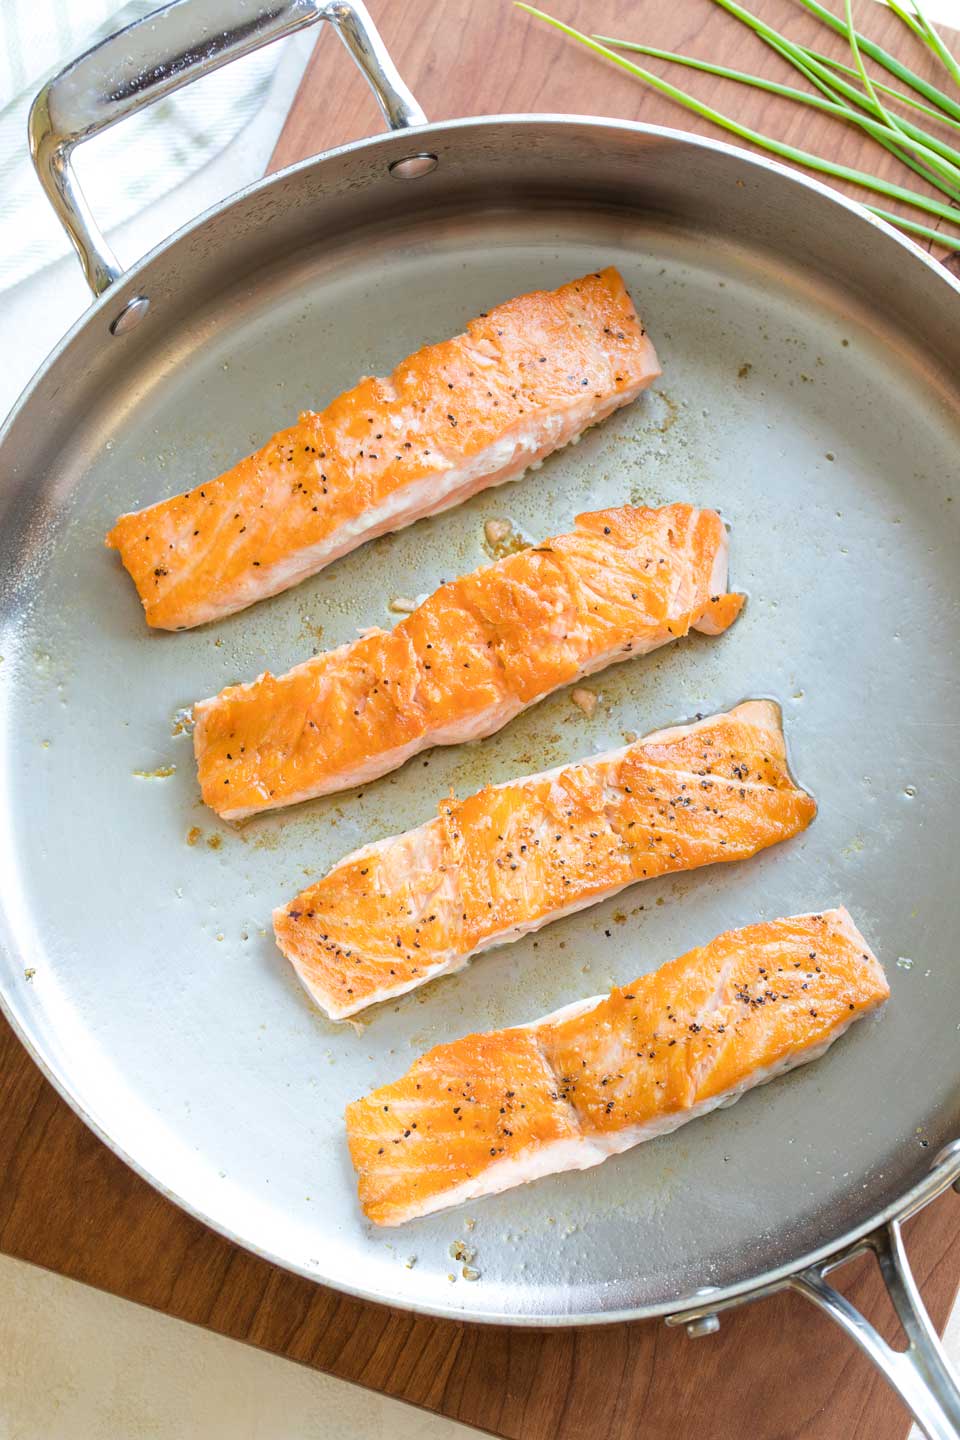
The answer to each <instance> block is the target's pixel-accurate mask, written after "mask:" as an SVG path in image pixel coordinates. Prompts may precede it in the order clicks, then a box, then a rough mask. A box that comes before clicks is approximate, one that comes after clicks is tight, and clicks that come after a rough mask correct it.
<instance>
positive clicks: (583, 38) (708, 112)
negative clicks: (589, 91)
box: [515, 0, 960, 222]
mask: <svg viewBox="0 0 960 1440" xmlns="http://www.w3.org/2000/svg"><path fill="white" fill-rule="evenodd" d="M802 3H803V4H811V3H813V0H802ZM515 4H516V5H517V7H518V9H520V10H525V11H526V12H527V13H528V14H529V15H533V16H535V17H536V18H537V19H539V20H543V21H544V22H545V23H546V24H548V25H551V26H552V27H553V28H554V29H555V30H559V31H560V33H561V34H563V35H568V36H569V37H570V38H571V39H573V40H576V41H577V42H578V44H581V45H583V46H585V47H586V49H588V50H592V51H593V52H594V54H596V55H601V56H603V58H604V59H606V60H610V61H611V62H612V63H613V64H614V65H617V66H619V68H620V69H622V70H626V71H627V72H628V73H629V74H631V75H635V76H636V77H637V78H638V79H640V80H644V81H645V82H646V83H647V84H648V85H650V86H652V87H653V89H654V90H658V91H659V92H660V94H661V95H666V96H667V97H668V98H669V99H671V100H675V101H676V102H677V103H678V104H679V105H683V106H685V107H686V108H687V109H688V110H692V111H693V112H694V114H697V115H700V116H702V117H703V118H704V119H705V120H710V121H712V122H713V123H714V124H715V125H719V126H720V127H721V128H722V129H724V130H727V131H729V132H730V133H731V134H734V135H737V136H739V137H740V139H742V140H748V141H750V142H751V144H754V145H756V146H758V147H759V148H760V149H761V150H767V151H769V152H770V153H771V154H773V155H778V156H780V157H781V158H782V159H784V160H791V161H792V162H793V163H794V164H795V165H805V166H807V167H808V168H809V169H811V170H817V171H819V172H820V173H821V174H825V175H831V176H832V177H833V178H834V179H837V180H846V181H848V182H849V183H851V184H853V185H859V186H861V187H863V188H864V189H867V190H873V191H875V193H876V194H878V195H885V196H887V198H888V199H891V200H899V201H901V202H903V203H904V204H906V205H912V206H913V207H914V208H915V209H918V210H925V211H926V212H927V214H929V215H936V216H939V217H940V218H941V219H943V220H951V221H954V222H958V221H960V211H958V210H956V209H954V208H952V207H951V206H949V205H944V204H942V203H941V202H940V201H939V200H934V199H931V198H929V197H927V196H925V195H920V194H919V193H918V192H917V191H915V190H908V189H906V188H905V187H904V186H902V185H896V184H894V183H893V182H892V181H889V180H882V179H880V178H879V177H878V176H875V175H868V174H866V173H865V172H864V171H863V170H854V169H851V168H850V167H849V166H847V165H841V164H838V163H837V162H835V161H833V160H825V159H824V158H823V157H822V156H820V155H813V154H811V153H810V152H809V151H806V150H800V149H798V148H797V147H796V146H795V145H788V144H786V143H785V142H783V141H780V140H773V139H771V138H770V137H769V136H767V135H762V134H760V132H759V131H757V130H753V129H751V128H750V127H749V126H747V125H742V124H740V122H739V121H737V120H734V119H732V118H731V117H730V116H729V115H724V114H723V113H722V112H721V111H719V110H715V109H714V108H713V106H711V105H706V104H704V103H703V102H702V101H700V100H697V99H696V97H695V96H693V95H690V94H688V93H687V92H686V91H684V90H680V89H678V88H677V86H676V85H671V83H670V82H669V81H668V80H664V79H662V78H661V77H660V76H659V75H655V74H654V73H653V72H652V71H651V70H646V69H644V68H643V67H642V66H640V65H635V64H634V63H633V62H632V61H630V60H627V59H625V58H624V57H623V56H622V55H618V54H617V53H616V51H615V50H611V49H609V48H608V47H607V46H606V45H601V44H600V43H599V42H598V41H596V40H591V38H590V36H589V35H584V34H583V33H582V31H580V30H575V29H574V28H573V27H572V26H571V25H565V24H564V23H563V21H562V20H557V19H555V18H554V16H552V15H547V14H546V13H545V12H544V11H543V10H538V9H536V8H535V7H534V6H532V5H528V4H525V3H523V0H515ZM828 13H829V12H828Z"/></svg>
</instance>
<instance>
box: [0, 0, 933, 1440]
mask: <svg viewBox="0 0 960 1440" xmlns="http://www.w3.org/2000/svg"><path fill="white" fill-rule="evenodd" d="M754 3H755V8H756V9H757V10H758V11H759V12H760V13H762V15H763V16H764V17H765V18H766V19H768V20H769V21H770V22H771V23H773V24H776V25H777V26H778V27H780V28H783V29H786V30H787V31H788V32H789V33H790V34H791V35H793V36H795V37H796V38H798V39H801V40H803V39H812V38H813V37H814V36H816V39H817V42H818V44H819V45H820V48H823V49H828V50H831V51H832V53H835V54H837V55H840V54H841V53H842V45H841V42H840V41H839V40H837V41H836V42H835V43H834V42H833V41H832V40H830V39H827V40H824V38H823V36H822V34H821V32H819V31H818V30H817V29H816V27H815V26H814V25H813V22H811V21H810V19H809V17H808V16H806V15H805V13H804V12H803V11H801V10H800V8H799V6H797V5H795V4H791V3H790V0H754ZM369 5H370V8H371V10H372V11H373V13H374V18H375V19H376V21H377V22H378V24H379V25H380V27H381V30H382V33H383V35H384V38H385V40H386V41H387V43H388V45H389V46H390V48H391V50H392V53H393V55H394V58H395V59H396V61H397V64H398V66H399V68H400V70H401V73H402V74H403V75H404V78H405V79H406V80H407V82H408V83H409V84H410V85H411V87H412V88H413V90H414V92H415V93H416V95H417V97H418V99H419V100H420V102H421V103H422V104H423V106H424V108H425V110H426V111H427V113H428V115H429V116H430V118H431V119H443V118H447V117H452V116H459V115H470V114H481V113H495V112H501V111H534V110H540V111H565V112H580V113H593V114H609V115H617V116H621V117H626V118H630V119H642V120H646V121H651V122H654V123H658V124H667V125H673V126H676V127H680V128H687V129H697V130H699V131H702V132H703V133H711V134H716V133H717V132H716V131H715V130H714V129H713V127H712V126H710V125H708V124H705V123H703V122H699V121H697V120H695V119H694V117H692V116H690V115H688V114H687V113H686V112H684V111H682V110H680V109H678V108H677V107H676V106H675V105H673V104H671V103H670V102H669V101H666V100H664V99H661V98H660V97H658V96H656V95H654V94H652V93H651V92H649V91H648V90H646V89H645V88H644V87H642V86H640V85H639V84H638V83H637V82H635V81H633V80H631V79H630V78H629V77H627V76H626V75H623V74H621V73H619V72H616V71H614V70H612V69H611V68H610V67H608V66H606V65H604V64H603V63H602V62H601V61H597V60H594V59H593V58H591V57H590V56H589V55H587V54H585V53H581V52H579V51H578V50H577V49H575V48H574V47H572V46H571V45H570V44H568V43H566V42H564V41H563V39H562V38H561V37H560V36H558V35H556V34H554V33H551V32H549V31H547V30H546V29H544V28H542V27H540V26H538V25H536V24H535V22H534V21H532V20H531V19H530V18H529V17H527V16H524V15H522V14H521V13H519V12H517V11H516V10H514V9H513V8H512V7H511V6H510V5H509V4H507V3H505V0H369ZM858 8H859V14H860V16H861V17H862V20H863V24H864V26H865V28H868V29H869V31H870V33H871V34H872V35H874V36H875V38H877V39H879V40H880V41H881V43H883V44H885V45H886V47H887V48H888V49H891V50H894V51H895V52H896V53H897V54H898V55H900V56H901V57H902V58H904V59H905V60H907V61H908V63H910V64H911V65H913V66H914V68H916V69H918V70H921V71H922V72H923V73H925V74H928V75H929V76H930V77H931V78H933V76H934V67H933V64H932V62H928V60H927V59H926V57H925V55H924V53H923V52H922V51H921V49H920V47H919V45H917V44H915V43H914V42H912V41H910V39H909V37H905V36H904V33H903V31H902V30H901V29H900V27H899V26H898V22H897V21H896V20H895V18H894V17H893V16H892V14H889V13H887V12H884V11H882V10H880V8H879V7H876V6H874V5H872V4H870V3H869V0H865V3H863V4H861V5H860V6H859V7H858ZM556 9H557V11H558V13H561V14H562V15H563V17H564V18H565V19H567V20H568V21H570V22H571V23H574V24H579V25H581V26H583V27H585V28H590V29H593V30H597V31H605V32H607V33H611V34H621V35H624V36H627V37H632V38H640V37H641V35H642V38H643V39H644V41H645V42H647V43H650V44H654V45H659V46H661V47H663V48H666V49H672V50H683V51H688V52H689V53H693V54H698V55H709V56H710V57H711V58H712V59H715V60H719V61H721V62H722V63H726V64H730V65H735V66H737V67H739V68H743V69H751V70H755V71H758V72H761V73H763V74H766V75H769V76H771V77H772V78H782V79H785V80H788V81H791V83H792V77H791V75H790V72H789V70H788V67H787V66H786V65H785V64H784V63H783V62H782V61H780V60H779V58H778V57H777V56H775V55H773V54H772V53H771V52H770V51H769V50H767V49H766V48H765V47H764V46H763V45H762V44H761V43H760V42H759V41H757V40H755V39H754V38H753V37H750V36H748V35H746V34H745V33H744V31H743V30H742V28H741V27H740V26H738V25H737V24H736V22H734V21H733V20H732V19H731V18H730V17H729V16H728V15H725V14H723V13H721V12H720V11H718V10H717V9H716V8H715V7H714V6H713V5H712V4H710V3H709V0H670V3H662V0H661V3H657V4H652V3H651V4H646V5H640V4H638V3H636V0H563V3H562V5H561V0H556ZM651 63H652V65H653V67H654V68H659V69H662V70H663V69H665V67H663V66H657V64H656V62H651ZM680 83H681V84H683V85H684V86H685V87H686V88H690V89H694V90H695V91H696V93H697V94H698V95H700V96H701V97H702V98H704V99H707V100H709V101H711V102H712V103H714V104H716V105H717V106H718V108H721V109H726V110H728V111H729V112H732V113H735V114H736V115H737V116H738V118H739V119H741V120H742V121H744V122H745V123H748V124H751V125H754V126H755V127H757V128H760V129H763V130H767V131H770V132H772V133H775V134H776V135H778V136H780V137H781V138H783V139H785V140H788V141H790V142H792V143H794V144H797V145H800V146H803V147H804V148H806V149H808V150H812V151H816V152H818V153H820V154H822V155H827V156H831V157H833V158H837V159H841V160H842V161H843V162H844V163H846V164H848V165H854V166H859V167H862V168H869V169H872V170H874V171H875V172H876V173H881V174H885V175H888V176H890V177H891V178H893V177H896V178H898V179H900V180H903V173H902V170H901V167H899V166H898V165H897V164H896V162H895V161H894V160H893V159H892V158H891V157H889V156H888V155H887V154H886V152H884V151H883V150H882V149H880V148H879V147H878V146H876V145H874V144H873V143H872V142H870V141H869V140H867V139H865V138H864V137H863V136H862V135H861V134H860V133H859V132H857V131H855V130H853V129H848V128H846V127H842V126H838V125H836V124H834V123H832V122H829V121H826V120H824V119H821V118H820V117H818V116H814V115H813V114H812V113H811V112H809V111H807V110H805V109H803V110H801V109H800V108H799V107H792V106H791V105H790V104H789V103H788V102H785V101H781V100H779V99H775V98H771V97H768V96H765V95H763V94H761V93H759V92H749V93H746V92H743V91H742V90H740V89H738V88H736V87H733V86H731V85H730V84H729V83H728V82H724V81H719V80H714V79H712V78H711V77H709V76H703V75H692V74H690V73H689V72H685V73H684V74H683V76H682V78H681V79H680ZM381 128H382V126H381V122H380V119H379V115H378V112H377V111H376V109H375V106H374V103H373V100H372V98H371V96H370V93H369V91H368V90H367V88H366V86H365V84H364V82H363V81H362V79H361V78H360V77H359V75H357V74H356V73H355V72H354V71H353V69H352V67H351V66H350V64H349V62H348V60H347V58H346V55H345V53H344V52H343V50H342V48H341V47H340V45H339V44H338V43H337V41H336V40H335V38H334V37H333V36H332V35H330V34H323V35H321V36H320V38H319V40H318V44H317V47H316V50H315V53H314V56H313V59H312V61H311V63H310V65H309V67H308V69H307V72H306V74H305V77H304V80H303V83H302V85H301V87H300V91H299V93H298V95H297V97H296V100H295V102H294V105H293V107H292V110H291V113H290V117H289V120H288V122H287V125H286V127H285V129H284V131H283V134H282V136H281V138H280V141H279V143H278V145H277V149H276V153H275V155H274V158H273V168H278V167H279V166H282V165H285V164H288V163H290V162H291V161H294V160H299V159H301V158H303V157H305V156H307V155H310V154H313V153H315V152H316V151H319V150H322V149H324V148H326V147H328V146H331V145H334V144H338V143H341V142H343V141H346V140H350V139H355V138H357V137H359V136H362V135H368V134H374V133H376V132H377V131H378V130H379V129H381ZM910 183H914V182H913V181H912V180H911V182H910ZM916 183H917V184H920V183H921V182H919V181H917V182H916ZM851 193H856V192H853V191H852V192H851ZM931 193H932V192H931ZM858 198H863V197H862V194H861V195H859V196H858ZM951 264H952V265H953V266H954V267H957V262H956V260H954V261H952V262H951ZM957 268H960V267H957ZM907 1234H908V1243H909V1247H910V1250H911V1255H912V1259H913V1262H914V1266H915V1269H916V1273H917V1278H918V1281H919V1283H920V1285H921V1288H922V1290H923V1292H924V1295H925V1297H926V1300H927V1303H928V1305H929V1308H930V1311H931V1314H932V1316H933V1318H934V1320H935V1322H936V1323H937V1325H938V1326H942V1324H943V1322H944V1320H945V1318H946V1315H947V1313H948V1310H949V1307H950V1304H951V1301H952V1300H953V1297H954V1293H955V1289H956V1280H957V1277H958V1276H960V1202H958V1200H957V1199H956V1198H955V1197H953V1196H948V1197H944V1198H943V1199H941V1200H940V1201H938V1202H937V1203H936V1204H935V1205H933V1206H931V1207H930V1208H929V1209H928V1210H927V1211H925V1212H924V1213H923V1214H921V1215H920V1216H918V1217H917V1218H916V1219H915V1220H914V1221H912V1222H911V1224H910V1226H909V1227H908V1231H907ZM640 1245H642V1237H640V1236H638V1246H640ZM0 1249H2V1250H3V1251H5V1252H6V1253H7V1254H10V1255H14V1256H18V1257H20V1258H22V1259H24V1260H28V1261H32V1262H34V1263H36V1264H38V1265H43V1266H46V1267H48V1268H50V1269H54V1270H57V1271H60V1272H61V1273H63V1274H65V1275H69V1276H72V1277H74V1278H76V1279H78V1280H83V1281H86V1282H87V1283H88V1284H91V1285H96V1286H99V1287H101V1288H103V1289H105V1290H109V1291H112V1292H114V1293H115V1294H118V1295H122V1296H125V1297H127V1298H129V1299H131V1300H135V1301H138V1302H140V1303H142V1304H145V1305H150V1306H154V1307H156V1308H158V1309H161V1310H163V1311H165V1312H166V1313H168V1314H170V1315H175V1316H178V1317H180V1318H182V1319H185V1320H190V1321H193V1322H194V1323H196V1324H201V1325H206V1326H209V1327H210V1328H212V1329H214V1330H216V1331H219V1332H220V1333H221V1334H224V1335H229V1336H232V1337H234V1338H236V1339H240V1340H245V1341H248V1342H249V1343H251V1344H254V1345H259V1346H262V1347H264V1348H266V1349H269V1350H271V1351H274V1352H275V1353H277V1354H280V1355H285V1356H288V1357H289V1358H290V1359H292V1360H298V1361H300V1362H302V1363H304V1364H307V1365H312V1366H315V1367H317V1368H318V1369H321V1370H324V1371H328V1372H329V1373H331V1374H334V1375H338V1376H341V1377H343V1378H345V1379H348V1380H352V1381H355V1382H357V1383H359V1384H362V1385H366V1386H370V1387H373V1388H375V1389H378V1390H381V1391H383V1392H384V1393H386V1394H389V1395H392V1396H396V1397H398V1398H401V1399H404V1400H408V1401H411V1402H412V1403H414V1404H417V1405H421V1406H424V1407H426V1408H427V1409H430V1410H433V1411H437V1412H440V1413H442V1414H445V1415H448V1416H451V1417H452V1418H455V1419H458V1420H460V1421H463V1422H466V1423H468V1424H471V1425H475V1426H477V1427H479V1428H482V1429H486V1430H488V1431H490V1432H491V1433H493V1434H496V1435H502V1436H510V1437H518V1440H520V1437H522V1440H574V1437H576V1440H621V1437H622V1440H627V1437H631V1440H632V1437H636V1436H640V1435H645V1436H649V1437H652V1440H660V1437H670V1440H704V1437H710V1440H904V1436H905V1435H906V1433H907V1429H908V1420H907V1416H906V1413H905V1411H904V1410H903V1409H902V1407H901V1406H900V1404H899V1402H897V1401H896V1400H895V1399H894V1398H893V1397H892V1395H891V1393H890V1392H889V1391H888V1390H887V1388H886V1386H885V1385H884V1383H883V1382H882V1381H881V1380H880V1379H879V1377H878V1376H877V1375H876V1373H875V1372H874V1371H873V1369H872V1367H871V1366H870V1365H869V1364H868V1362H867V1361H866V1360H864V1359H863V1358H862V1357H861V1356H860V1355H859V1354H858V1353H857V1352H855V1351H854V1350H853V1348H852V1347H851V1346H850V1345H849V1344H848V1342H847V1341H846V1340H845V1339H843V1338H842V1337H841V1336H840V1335H839V1332H837V1331H835V1329H834V1327H833V1326H832V1324H831V1323H830V1322H829V1321H827V1320H825V1319H824V1318H823V1317H821V1316H820V1315H819V1313H817V1312H816V1311H814V1310H812V1309H811V1308H810V1307H809V1306H807V1305H806V1304H805V1302H803V1301H802V1300H799V1299H797V1298H795V1297H792V1296H782V1297H778V1298H776V1299H774V1300H771V1301H766V1302H764V1303H763V1304H760V1305H755V1306H752V1307H749V1308H747V1309H744V1310H742V1311H740V1312H738V1313H733V1314H731V1315H729V1316H727V1317H725V1318H724V1321H723V1325H722V1327H721V1330H720V1333H719V1334H718V1335H716V1336H714V1337H712V1338H709V1339H704V1340H700V1341H697V1342H691V1341H689V1340H688V1339H687V1338H686V1336H685V1335H684V1333H683V1332H682V1331H679V1332H678V1331H671V1330H667V1329H666V1328H665V1327H664V1326H662V1325H659V1324H637V1325H617V1326H603V1327H596V1328H593V1329H584V1330H567V1331H546V1332H538V1331H531V1330H508V1329H499V1328H490V1327H479V1326H469V1325H463V1324H459V1323H453V1322H448V1321H438V1320H431V1319H422V1318H416V1317H413V1316H411V1315H407V1314H404V1313H400V1312H395V1311H390V1310H386V1309H382V1308H378V1307H376V1306H372V1305H365V1304H362V1303H360V1302H357V1301H354V1300H350V1299H346V1298H345V1297H343V1296H340V1295H338V1294H336V1293H335V1292H333V1291H330V1290H325V1289H323V1288H322V1287H320V1286H317V1285H314V1284H312V1283H310V1282H309V1281H306V1280H302V1279H298V1278H296V1277H293V1276H290V1275H287V1274H285V1273H284V1272H282V1271H280V1270H277V1269H276V1268H274V1267H272V1266H271V1265H269V1264H267V1263H266V1262H265V1261H263V1260H260V1259H258V1258H257V1257H255V1256H253V1255H250V1254H248V1253H246V1252H245V1251H243V1250H240V1249H238V1248H237V1247H236V1246H234V1245H231V1244H230V1243H229V1242H227V1241H226V1240H223V1239H222V1238H221V1237H219V1236H217V1235H215V1234H213V1233H212V1232H210V1231H209V1230H207V1229H206V1228H205V1227H203V1226H202V1225H200V1224H198V1223H197V1222H196V1221H193V1220H191V1219H190V1218H189V1217H187V1216H186V1215H184V1214H183V1213H182V1212H181V1211H179V1210H178V1209H177V1208H176V1207H175V1206H173V1205H172V1204H170V1203H169V1201H167V1200H165V1199H164V1198H163V1197H162V1196H160V1195H159V1194H157V1193H156V1192H155V1191H154V1190H152V1189H151V1188H150V1187H149V1186H148V1185H147V1184H146V1183H145V1182H144V1181H142V1180H140V1179H139V1178H138V1177H137V1176H136V1175H134V1174H133V1173H132V1172H131V1171H130V1170H129V1169H127V1167H126V1166H125V1165H124V1164H123V1163H122V1162H121V1161H119V1160H118V1159H117V1158H116V1157H115V1156H114V1155H113V1154H112V1153H111V1152H110V1151H109V1150H108V1149H106V1147H105V1146H103V1145H102V1144H101V1143H100V1141H99V1140H97V1139H96V1138H95V1137H94V1136H93V1135H92V1134H91V1132H90V1131H88V1130H87V1129H86V1128H85V1126H84V1125H83V1124H82V1122H81V1121H80V1120H79V1119H78V1118H77V1117H76V1116H75V1115H74V1114H73V1112H72V1111H71V1110H70V1109H69V1107H68V1106H67V1105H66V1104H65V1103H64V1102H63V1101H62V1100H61V1099H60V1098H59V1096H58V1095H57V1094H56V1093H55V1092H54V1090H53V1089H52V1088H51V1086H50V1085H49V1084H48V1083H47V1082H46V1081H45V1080H44V1079H43V1078H42V1076H41V1075H40V1073H39V1071H38V1070H37V1069H36V1068H35V1067H34V1065H33V1063H32V1062H31V1061H30V1059H29V1058H28V1057H27V1055H26V1053H25V1052H24V1051H23V1050H22V1049H21V1047H20V1045H19V1043H18V1042H17V1040H16V1039H15V1038H14V1036H13V1035H12V1033H11V1032H10V1031H9V1029H8V1028H7V1027H6V1026H5V1025H4V1024H2V1022H0ZM843 1287H844V1288H845V1289H846V1291H847V1293H848V1294H849V1295H850V1297H851V1298H852V1299H853V1301H854V1302H855V1303H856V1304H857V1305H858V1306H860V1307H861V1308H863V1309H865V1310H866V1312H867V1313H868V1314H870V1315H871V1316H873V1317H874V1318H876V1319H877V1321H878V1323H880V1324H881V1325H882V1328H883V1329H884V1331H885V1333H887V1334H888V1335H891V1336H892V1335H893V1333H894V1332H895V1326H894V1323H893V1318H892V1313H891V1312H890V1308H889V1305H888V1303H887V1302H886V1299H885V1296H884V1293H883V1289H882V1285H881V1283H880V1280H879V1277H878V1275H877V1273H876V1271H875V1269H874V1267H873V1265H872V1263H871V1262H869V1261H860V1262H857V1263H856V1264H855V1265H853V1266H851V1267H849V1269H848V1271H847V1272H845V1277H844V1280H843ZM40 1354H42V1350H41V1351H38V1355H40ZM38 1363H39V1360H38Z"/></svg>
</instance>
